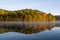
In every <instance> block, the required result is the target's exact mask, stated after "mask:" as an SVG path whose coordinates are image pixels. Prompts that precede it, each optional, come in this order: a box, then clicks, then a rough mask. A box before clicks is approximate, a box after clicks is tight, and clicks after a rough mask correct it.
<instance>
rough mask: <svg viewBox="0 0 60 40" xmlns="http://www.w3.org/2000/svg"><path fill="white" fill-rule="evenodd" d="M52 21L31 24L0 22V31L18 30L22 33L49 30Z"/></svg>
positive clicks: (52, 25) (52, 24)
mask: <svg viewBox="0 0 60 40" xmlns="http://www.w3.org/2000/svg"><path fill="white" fill-rule="evenodd" d="M54 25H55V24H54V23H42V24H41V23H40V24H38V23H33V24H24V23H23V24H0V33H5V32H19V33H24V34H32V33H38V32H42V31H45V30H47V29H48V30H51V28H53V27H54Z"/></svg>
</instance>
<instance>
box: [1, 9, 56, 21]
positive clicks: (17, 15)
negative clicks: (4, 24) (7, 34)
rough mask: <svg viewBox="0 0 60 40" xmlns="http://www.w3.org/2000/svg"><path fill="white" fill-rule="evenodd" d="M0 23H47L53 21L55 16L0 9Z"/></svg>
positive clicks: (28, 10)
mask: <svg viewBox="0 0 60 40" xmlns="http://www.w3.org/2000/svg"><path fill="white" fill-rule="evenodd" d="M0 21H23V22H36V21H37V22H39V21H40V22H47V21H55V16H53V15H52V14H51V13H46V12H42V11H39V10H33V9H22V10H17V11H9V10H4V9H0Z"/></svg>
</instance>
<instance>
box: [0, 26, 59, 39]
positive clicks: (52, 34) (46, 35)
mask: <svg viewBox="0 0 60 40" xmlns="http://www.w3.org/2000/svg"><path fill="white" fill-rule="evenodd" d="M20 39H21V40H28V39H29V40H40V39H41V40H45V39H46V40H58V39H60V27H55V28H53V29H52V30H46V31H43V32H40V33H33V34H22V33H17V32H16V33H15V32H7V33H3V34H0V40H20Z"/></svg>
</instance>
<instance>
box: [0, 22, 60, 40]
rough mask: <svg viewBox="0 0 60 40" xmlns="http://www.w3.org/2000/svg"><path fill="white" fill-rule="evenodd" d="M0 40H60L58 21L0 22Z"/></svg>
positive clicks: (59, 23)
mask: <svg viewBox="0 0 60 40" xmlns="http://www.w3.org/2000/svg"><path fill="white" fill-rule="evenodd" d="M0 40H60V22H56V23H30V24H27V23H25V24H23V23H20V24H19V23H18V24H12V23H10V24H8V23H7V24H5V23H0Z"/></svg>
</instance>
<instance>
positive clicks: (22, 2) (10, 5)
mask: <svg viewBox="0 0 60 40" xmlns="http://www.w3.org/2000/svg"><path fill="white" fill-rule="evenodd" d="M0 8H1V9H7V10H20V9H26V8H28V9H37V10H40V11H43V12H47V13H52V14H53V15H60V0H0Z"/></svg>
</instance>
